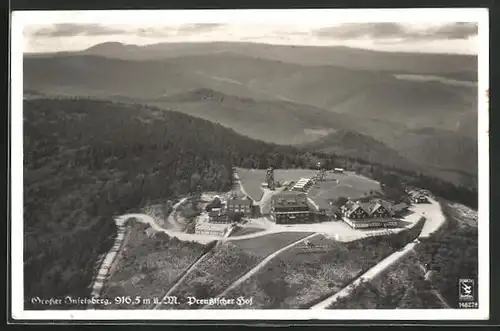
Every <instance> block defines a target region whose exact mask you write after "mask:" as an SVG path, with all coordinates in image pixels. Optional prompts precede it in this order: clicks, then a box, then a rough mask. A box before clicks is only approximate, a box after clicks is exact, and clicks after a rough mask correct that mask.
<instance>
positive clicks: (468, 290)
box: [458, 279, 478, 308]
mask: <svg viewBox="0 0 500 331" xmlns="http://www.w3.org/2000/svg"><path fill="white" fill-rule="evenodd" d="M475 292H476V289H475V283H474V280H473V279H459V281H458V301H459V307H460V308H477V306H478V304H477V300H476V293H475Z"/></svg>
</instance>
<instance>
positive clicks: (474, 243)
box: [417, 202, 479, 307]
mask: <svg viewBox="0 0 500 331" xmlns="http://www.w3.org/2000/svg"><path fill="white" fill-rule="evenodd" d="M441 205H442V206H443V213H444V214H445V216H446V223H445V224H444V225H443V226H442V227H441V228H440V229H439V230H438V231H437V232H436V233H435V234H433V235H432V236H431V237H429V238H425V239H422V240H421V244H420V245H419V247H418V250H417V253H418V257H419V259H420V261H421V262H422V263H424V264H426V265H427V268H428V269H429V270H432V271H434V276H433V278H432V284H433V286H434V287H435V288H436V289H438V290H439V291H440V292H441V294H442V295H443V297H444V298H445V299H446V301H447V302H448V303H449V304H450V305H451V306H452V307H458V281H459V279H474V280H475V282H477V281H478V278H477V275H478V268H479V265H478V258H479V251H478V232H477V228H476V227H472V226H469V225H465V226H460V225H459V224H458V221H457V220H456V219H455V218H454V217H453V216H452V215H451V213H450V210H449V208H450V207H449V206H448V205H447V204H446V203H445V202H442V203H441ZM476 288H477V287H476Z"/></svg>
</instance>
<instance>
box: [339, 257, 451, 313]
mask: <svg viewBox="0 0 500 331" xmlns="http://www.w3.org/2000/svg"><path fill="white" fill-rule="evenodd" d="M418 263H419V262H418V260H417V259H416V258H415V256H414V255H413V256H410V257H408V258H406V259H404V260H402V261H400V262H399V263H397V264H396V265H395V266H393V267H392V268H391V269H390V270H388V271H387V272H385V273H384V274H382V275H380V276H379V277H377V278H376V279H375V280H373V281H372V282H370V283H363V284H361V285H360V286H359V287H358V288H356V289H355V290H354V291H353V293H352V294H351V295H349V296H348V297H344V298H340V299H339V300H338V301H337V302H335V303H334V304H333V305H332V306H330V307H329V309H394V308H406V309H437V308H445V306H444V305H443V303H442V302H441V301H440V300H439V299H438V297H437V296H436V295H435V294H434V293H433V292H432V290H431V287H430V284H429V283H428V282H427V281H426V280H425V278H424V271H423V270H422V269H421V268H420V267H419V265H418Z"/></svg>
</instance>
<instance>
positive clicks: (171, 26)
mask: <svg viewBox="0 0 500 331" xmlns="http://www.w3.org/2000/svg"><path fill="white" fill-rule="evenodd" d="M123 12H124V11H121V12H120V13H123ZM130 13H131V12H130V11H128V15H130ZM106 16H107V17H108V18H109V17H111V16H112V15H106ZM106 16H101V17H98V16H90V15H89V14H87V15H86V16H83V15H80V16H78V14H75V13H74V12H73V13H72V14H71V15H69V14H68V15H66V16H64V15H59V16H57V17H56V18H55V19H53V18H49V19H44V20H42V22H40V23H38V22H35V23H31V24H30V22H33V20H27V22H28V23H27V24H24V25H23V41H24V51H25V52H55V51H66V50H81V49H85V48H88V47H90V46H93V45H95V44H98V43H101V42H106V41H118V42H122V43H127V44H137V45H145V44H153V43H160V42H210V41H242V42H262V43H270V44H285V45H316V46H327V45H344V46H351V47H359V48H367V49H375V50H386V51H415V52H437V53H463V54H477V52H478V49H479V45H478V42H479V41H478V40H479V39H478V24H477V23H474V22H466V21H464V20H460V21H450V20H449V19H447V20H446V21H442V20H436V19H428V20H422V19H418V18H415V19H414V20H413V21H405V23H399V22H397V21H394V20H392V21H391V20H387V21H383V20H381V19H380V17H379V18H378V19H376V20H374V21H373V22H369V21H368V22H366V21H365V22H359V21H358V22H356V21H355V20H354V22H349V20H348V19H346V18H345V17H343V19H342V20H341V19H338V18H337V19H335V18H333V19H331V20H328V19H327V18H326V19H325V17H323V18H322V19H319V18H318V19H317V20H314V19H309V20H304V19H302V20H297V21H294V23H293V24H292V23H291V22H290V20H288V21H287V20H279V19H276V20H274V19H267V20H265V19H261V20H260V21H256V22H252V21H251V20H250V19H248V17H246V19H241V20H239V21H238V20H235V19H232V20H227V19H219V20H217V19H212V20H211V21H210V20H207V19H206V17H207V16H203V20H202V21H199V22H197V21H196V17H195V15H194V16H191V17H190V19H189V20H188V22H187V23H183V21H182V20H181V19H177V20H174V19H169V20H167V19H165V20H160V22H158V20H154V19H151V20H150V22H149V23H148V20H147V19H146V20H145V19H143V20H141V21H138V22H137V21H131V22H130V23H128V24H124V22H123V20H121V21H120V20H114V21H110V20H108V19H105V18H106ZM118 16H119V15H118ZM136 16H137V15H136ZM138 16H140V15H138ZM178 16H179V15H178ZM208 16H209V17H210V15H208ZM305 16H307V13H303V14H302V16H301V17H305ZM82 17H85V18H86V19H83V20H82V19H80V18H82ZM89 17H92V18H93V19H88V18H89ZM165 17H167V16H165ZM260 17H262V16H260ZM410 17H411V16H410ZM171 18H173V16H172V17H171ZM233 18H234V17H233ZM193 20H194V22H193ZM365 20H366V19H365ZM167 21H168V23H164V22H167ZM330 22H331V23H330Z"/></svg>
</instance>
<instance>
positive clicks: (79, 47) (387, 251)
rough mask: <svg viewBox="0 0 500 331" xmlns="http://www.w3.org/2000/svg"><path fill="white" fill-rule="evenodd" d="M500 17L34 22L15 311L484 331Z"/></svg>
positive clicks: (16, 202)
mask: <svg viewBox="0 0 500 331" xmlns="http://www.w3.org/2000/svg"><path fill="white" fill-rule="evenodd" d="M488 43H489V40H488V11H487V10H486V9H473V8H469V9H451V8H449V9H446V8H440V9H370V10H367V9H366V10H364V9H314V10H313V9H288V10H284V9H283V10H277V9H276V10H115V11H30V12H28V11H25V12H22V11H19V12H14V13H13V16H12V58H11V59H12V60H11V64H12V67H11V68H12V73H11V80H12V94H11V104H12V107H11V113H10V117H11V126H12V131H11V171H12V185H11V187H12V192H11V196H12V206H11V207H12V209H11V210H12V219H11V222H10V240H11V246H10V247H11V250H10V255H11V256H10V258H11V263H12V274H11V277H10V280H11V286H12V295H11V296H12V297H11V305H12V318H14V319H20V320H29V319H36V320H67V319H80V320H106V319H114V320H127V319H133V320H150V321H151V320H280V319H286V320H312V319H316V320H348V319H351V320H352V319H356V320H457V319H467V320H485V319H487V318H488V315H489V309H490V308H489V296H490V294H489V291H490V290H489V168H488V167H489V165H488V164H489V155H488V153H489V146H488V127H489V124H488V95H489V92H488V91H489V86H488V70H489V69H488V61H489V60H488Z"/></svg>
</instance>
